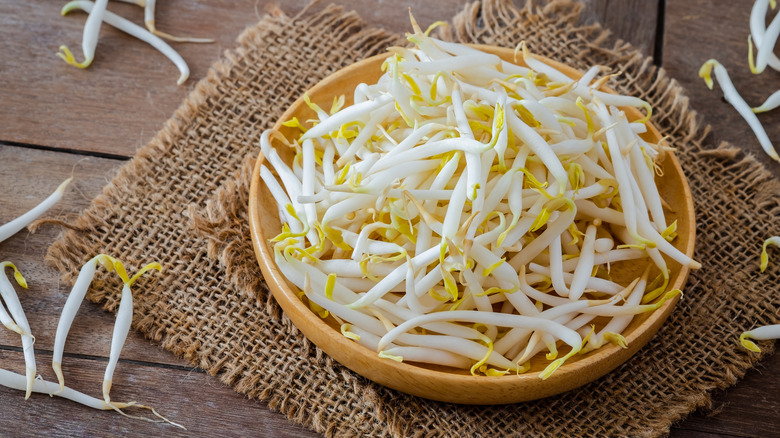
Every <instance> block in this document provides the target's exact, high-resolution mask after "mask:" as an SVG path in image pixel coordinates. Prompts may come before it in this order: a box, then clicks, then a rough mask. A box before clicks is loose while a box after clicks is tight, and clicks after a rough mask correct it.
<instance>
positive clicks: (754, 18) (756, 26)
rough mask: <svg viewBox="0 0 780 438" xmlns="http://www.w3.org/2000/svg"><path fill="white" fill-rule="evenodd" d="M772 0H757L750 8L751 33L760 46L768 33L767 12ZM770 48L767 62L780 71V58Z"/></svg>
mask: <svg viewBox="0 0 780 438" xmlns="http://www.w3.org/2000/svg"><path fill="white" fill-rule="evenodd" d="M769 3H770V0H756V2H755V3H753V8H752V9H751V10H750V35H751V37H752V38H753V41H755V42H756V45H758V46H759V47H760V46H761V44H762V43H763V42H764V39H765V36H764V35H765V34H766V31H767V29H766V13H767V12H768V11H769ZM771 52H772V50H771V49H770V54H769V59H768V60H767V64H768V65H769V66H770V67H772V68H773V69H775V70H778V71H780V59H779V58H778V57H777V56H776V55H775V54H774V53H771Z"/></svg>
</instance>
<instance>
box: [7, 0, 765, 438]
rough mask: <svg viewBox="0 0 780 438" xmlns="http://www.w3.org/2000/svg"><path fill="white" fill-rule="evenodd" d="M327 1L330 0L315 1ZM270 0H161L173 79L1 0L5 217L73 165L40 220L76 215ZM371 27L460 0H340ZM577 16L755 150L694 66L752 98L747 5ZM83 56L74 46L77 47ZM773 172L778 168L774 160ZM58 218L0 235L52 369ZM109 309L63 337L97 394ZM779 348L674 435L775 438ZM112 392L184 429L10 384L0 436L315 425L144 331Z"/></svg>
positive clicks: (36, 8)
mask: <svg viewBox="0 0 780 438" xmlns="http://www.w3.org/2000/svg"><path fill="white" fill-rule="evenodd" d="M325 1H328V0H325ZM268 3H270V2H269V1H267V0H259V1H256V2H231V1H227V0H200V1H184V0H170V1H166V2H159V4H158V8H157V9H158V14H157V25H158V28H160V29H162V30H165V31H168V32H170V33H174V34H182V35H187V34H189V35H193V36H208V37H213V38H215V39H216V42H215V43H214V44H210V45H192V44H177V45H176V46H175V47H176V48H177V49H178V50H180V52H181V53H182V55H183V56H184V58H185V59H187V60H188V62H189V65H190V69H191V79H190V80H189V81H188V82H187V83H186V84H185V85H183V86H180V87H177V86H176V84H175V81H176V78H177V77H178V73H177V71H176V69H175V67H174V66H173V64H171V63H170V62H169V61H168V60H167V59H165V58H164V57H162V55H159V54H158V53H156V52H155V51H154V50H153V49H151V48H150V47H148V46H146V45H145V44H143V43H141V42H139V41H136V40H133V39H131V38H130V37H127V36H126V35H123V34H121V33H120V32H117V31H115V30H113V29H110V28H107V27H104V28H103V29H102V30H101V39H100V44H99V46H98V51H97V57H96V59H95V62H94V63H93V65H92V66H91V67H90V69H89V70H86V71H83V70H78V69H75V68H73V67H70V66H67V65H66V64H65V63H63V62H62V61H60V60H59V59H58V58H56V57H55V56H54V54H55V53H56V51H57V47H58V46H59V45H60V44H67V45H68V46H69V47H71V49H73V51H74V53H77V54H80V53H81V52H80V46H81V30H82V26H83V23H84V20H85V15H84V14H82V13H78V12H74V13H72V14H71V15H69V16H67V17H61V16H60V15H59V8H60V7H61V6H62V4H64V2H53V1H41V0H31V1H27V2H18V1H13V0H0V41H3V43H4V45H3V46H4V51H3V52H4V53H3V54H4V60H3V63H2V64H0V187H2V189H3V190H2V195H0V196H2V199H3V201H2V203H1V205H2V208H0V223H4V222H6V221H8V220H10V219H11V218H14V217H16V216H17V215H19V214H21V213H23V212H24V211H26V210H27V209H29V208H30V207H32V206H33V205H35V204H36V203H37V202H38V201H39V200H40V199H42V198H44V197H45V196H47V195H48V194H49V193H50V192H51V191H52V190H53V189H54V188H55V187H56V186H57V185H58V184H59V183H60V182H61V181H62V180H64V179H65V178H67V177H68V176H71V175H73V176H74V177H75V183H74V186H73V188H72V189H71V190H69V192H68V196H66V197H65V199H64V200H63V201H62V202H61V203H60V204H58V205H57V206H56V207H55V208H54V209H52V210H51V211H50V212H49V213H48V216H49V217H55V218H60V219H63V220H66V221H67V220H72V219H74V218H75V217H77V215H78V214H79V212H80V211H81V210H83V209H84V208H86V207H87V206H88V205H89V202H90V200H91V199H92V198H93V197H95V196H96V195H98V194H99V193H100V191H101V189H102V187H103V186H104V185H105V184H106V183H107V182H108V181H109V180H110V179H111V177H112V175H113V174H114V173H115V172H116V170H117V169H118V167H119V166H121V165H122V164H123V162H124V161H125V160H126V159H128V158H129V157H131V156H132V155H133V154H134V152H135V151H136V150H137V149H138V148H139V147H141V146H143V145H144V144H145V143H146V142H147V141H148V140H149V139H150V138H151V137H152V136H153V135H154V134H155V132H156V131H157V130H158V129H159V128H160V127H161V126H162V124H163V123H164V122H165V120H166V119H167V118H168V117H169V116H170V115H171V114H172V112H173V110H174V109H175V108H176V107H177V106H178V105H179V102H181V100H182V99H183V98H184V97H185V96H186V95H187V93H188V92H189V90H190V89H191V88H192V87H193V86H194V84H195V83H196V82H197V80H199V79H201V78H202V77H204V75H205V74H206V72H207V70H208V67H209V66H210V65H211V64H212V63H213V62H214V61H216V60H217V59H219V58H220V56H221V55H222V53H223V51H224V50H227V49H229V48H232V47H233V46H234V40H235V38H236V36H237V35H238V34H239V33H240V32H241V30H243V29H244V28H245V27H246V26H249V25H252V24H254V23H255V22H256V21H257V19H258V17H259V16H261V15H262V14H263V13H264V11H265V8H266V6H267V4H268ZM306 3H307V0H288V1H286V2H283V3H282V9H283V10H284V11H285V12H287V13H288V14H295V13H297V12H299V11H300V10H301V9H302V8H303V7H304V6H305V4H306ZM337 3H342V4H349V7H352V8H354V9H355V10H357V11H358V13H360V15H361V16H362V17H363V18H364V19H365V20H366V21H368V22H369V23H370V24H372V25H377V26H383V27H385V28H387V29H390V30H394V31H399V32H400V31H404V30H406V28H407V6H411V7H412V9H413V11H414V13H415V16H416V17H417V18H418V20H419V21H421V22H432V21H434V20H437V19H443V18H448V17H450V16H452V15H453V13H455V12H456V11H458V10H459V9H460V7H461V6H462V5H463V4H464V3H465V0H446V1H437V2H432V1H425V0H413V1H405V2H381V1H380V2H376V1H374V0H357V1H351V2H350V1H347V0H340V1H337ZM585 3H586V6H587V7H586V10H585V15H584V18H585V19H586V20H588V21H598V22H601V23H603V24H604V25H605V26H606V27H607V28H610V29H612V30H613V31H614V33H615V35H616V36H617V37H619V38H621V39H624V40H626V41H629V42H631V43H632V44H634V45H635V46H636V47H638V48H640V49H641V50H642V51H643V52H644V53H645V54H647V55H650V56H654V57H655V58H656V62H657V63H658V64H660V65H663V66H664V67H665V68H666V69H667V70H668V71H669V73H670V74H671V75H672V76H673V77H675V78H676V79H678V80H679V81H680V83H682V84H683V85H684V86H685V87H686V88H687V89H688V93H689V95H690V96H691V104H692V105H693V107H694V108H695V109H697V110H699V111H700V112H701V114H702V115H703V116H704V117H705V118H706V119H707V120H708V121H709V122H710V123H712V124H713V131H712V141H714V142H718V141H720V140H728V141H731V142H733V143H734V144H737V145H740V146H741V147H743V149H744V150H745V151H748V152H753V153H755V154H756V155H757V156H759V157H762V159H763V156H764V155H763V152H761V150H760V147H759V145H758V143H757V142H756V141H755V139H754V137H753V136H752V135H751V134H750V131H749V130H748V128H747V127H746V126H745V125H744V123H743V122H742V121H741V120H740V119H739V117H738V116H737V115H736V113H734V111H733V110H732V109H731V107H729V106H728V105H727V104H725V103H724V102H723V101H722V99H721V95H720V93H719V92H717V91H716V92H710V91H708V90H707V89H706V88H705V87H704V85H703V83H701V81H700V80H699V79H698V77H697V75H696V72H697V70H698V67H699V66H700V65H701V63H702V62H703V61H705V60H706V59H708V58H710V57H716V58H718V59H719V60H720V61H721V62H722V63H723V64H724V65H726V67H727V68H729V71H730V73H732V77H733V78H734V81H735V83H736V85H737V86H738V87H739V88H740V89H741V90H745V93H744V94H745V97H746V98H747V100H748V101H749V102H751V103H753V104H757V103H759V102H760V101H761V100H762V99H763V97H765V96H767V95H768V94H769V93H770V92H771V91H773V90H774V89H776V88H777V84H780V81H778V74H777V73H776V72H770V71H767V72H765V73H764V74H763V75H761V76H753V75H751V74H750V73H749V71H747V67H746V52H747V48H746V45H747V42H746V37H747V31H748V30H747V29H748V24H747V17H748V15H749V10H750V7H751V5H752V2H750V1H747V0H742V1H726V0H717V1H705V0H696V1H687V0H686V1H683V0H673V1H672V0H670V1H669V2H665V1H664V0H653V1H647V0H590V1H586V2H585ZM109 9H110V10H113V11H115V12H117V13H120V14H122V15H124V16H126V17H128V18H131V19H133V20H135V21H136V22H140V21H141V19H142V13H141V11H140V9H137V8H136V7H134V6H132V5H127V4H121V3H119V4H117V3H114V2H111V4H110V5H109ZM79 56H80V55H77V57H79ZM762 120H764V121H765V124H766V126H769V133H770V136H771V137H772V138H775V139H780V124H778V123H777V122H778V121H780V113H776V114H768V115H766V116H762ZM766 162H767V163H768V164H769V166H770V168H771V169H772V170H773V171H774V172H776V174H778V175H780V173H778V172H780V166H778V165H777V164H776V163H772V162H769V160H766ZM57 232H58V230H56V229H54V228H52V227H43V228H42V229H40V230H38V232H37V233H35V234H30V233H27V232H26V231H25V232H21V233H19V234H18V235H16V236H14V237H13V238H11V239H9V240H8V241H6V242H3V243H2V244H0V258H2V259H3V260H6V259H7V260H13V261H14V262H15V263H16V264H17V266H19V268H20V269H22V270H23V271H24V273H25V275H26V276H27V279H28V281H29V283H30V286H31V287H30V290H29V291H26V292H23V293H22V296H21V300H22V304H23V306H24V308H25V310H26V312H27V316H28V319H29V320H30V323H31V325H32V326H33V327H35V334H36V336H37V340H36V344H35V349H36V355H37V359H38V368H39V372H40V373H41V375H42V376H43V377H44V378H45V379H47V380H53V379H54V375H53V372H52V371H51V367H50V366H49V363H50V360H51V354H52V353H51V351H52V345H53V342H54V331H55V329H56V324H57V320H58V318H59V312H60V310H61V308H62V305H63V303H64V302H65V299H66V298H67V294H68V292H69V287H68V285H64V284H60V282H59V275H58V273H57V272H56V271H55V270H54V269H52V268H51V267H48V266H46V265H44V264H43V256H44V254H45V251H46V248H47V247H48V245H49V244H50V243H51V242H52V241H53V240H54V238H55V237H56V235H57ZM113 321H114V319H113V315H110V314H108V313H106V312H104V311H103V310H102V309H101V308H100V306H97V305H94V304H91V303H85V304H84V305H83V306H82V308H81V309H80V311H79V314H78V318H77V321H76V323H74V325H73V328H72V330H71V333H70V336H69V339H68V344H67V346H66V349H65V352H66V361H65V365H64V371H65V373H66V376H67V377H68V384H69V385H71V386H73V387H74V388H76V389H79V390H82V391H85V392H88V393H89V394H91V395H94V396H99V395H100V385H101V381H102V371H103V369H104V367H105V363H106V361H107V357H108V350H109V342H110V341H109V339H110V332H111V330H112V326H113ZM20 347H21V343H20V341H19V338H18V336H12V334H11V333H9V332H8V331H5V330H0V368H3V369H9V370H13V371H17V372H23V371H24V366H23V365H22V364H23V360H22V355H21V348H20ZM778 375H780V355H774V356H771V357H769V358H768V359H767V360H765V361H764V362H763V363H761V364H760V365H759V366H758V367H757V368H756V369H754V370H752V371H750V372H749V373H748V374H747V376H745V378H744V379H743V380H742V381H740V382H739V383H738V384H737V385H736V386H735V387H733V388H729V389H727V390H725V391H720V392H718V393H717V394H716V395H715V398H714V403H713V404H714V407H715V409H716V410H715V412H716V413H715V414H714V415H712V414H703V413H694V414H693V415H691V416H690V417H689V418H688V419H685V420H684V421H682V422H680V423H678V424H677V425H675V427H674V428H673V429H672V432H671V436H674V437H746V436H761V437H765V436H780V435H778V433H779V432H778V431H780V415H778V412H780V383H779V382H780V379H778V378H777V376H778ZM112 399H115V400H137V401H139V402H141V403H147V404H150V405H153V406H155V407H157V408H158V409H159V411H160V412H161V413H162V414H164V415H167V416H169V417H170V418H171V419H173V420H174V421H178V422H181V423H183V424H184V425H186V426H187V427H188V429H189V433H184V432H180V431H179V430H178V429H174V428H172V427H170V426H164V425H159V424H152V423H146V422H141V421H135V420H130V419H126V418H122V417H119V416H118V415H116V414H114V413H102V412H95V411H92V410H90V409H87V408H83V407H81V406H80V405H76V404H74V403H72V402H69V401H66V400H61V399H56V398H55V399H49V397H47V396H40V395H34V396H33V397H31V399H30V400H27V401H24V400H23V397H22V394H20V393H19V392H17V391H13V390H10V389H6V388H3V387H0V411H2V415H0V435H2V436H57V437H59V436H109V435H111V436H116V435H124V436H157V435H162V434H166V435H170V436H180V435H182V436H183V435H193V434H195V435H207V436H214V435H223V436H247V435H251V436H268V437H276V436H283V437H284V436H289V437H293V436H295V437H297V436H317V435H316V434H314V433H312V432H310V431H307V430H305V429H303V428H301V427H300V426H297V425H295V424H293V423H291V422H290V421H288V420H287V419H286V418H285V417H284V416H282V415H280V414H278V413H275V412H272V411H271V410H270V409H269V408H268V407H267V406H266V405H265V404H263V403H260V402H257V401H254V400H248V399H246V398H245V397H244V396H241V395H239V394H237V393H235V392H234V391H233V390H232V389H230V388H228V387H226V386H224V385H222V384H220V383H219V382H218V380H217V379H216V378H215V377H211V376H208V375H206V374H205V373H203V372H202V371H200V370H198V369H197V368H195V367H193V366H192V365H190V364H188V363H186V362H184V361H182V360H181V359H179V358H176V357H174V356H173V355H172V354H170V353H168V352H167V351H164V350H162V349H161V348H159V347H158V346H155V345H153V344H151V343H150V342H149V341H147V340H145V339H144V338H143V336H141V335H139V334H137V333H131V334H130V336H129V337H128V340H127V343H126V346H125V349H124V350H123V352H122V359H121V360H120V363H119V366H118V368H117V372H116V375H115V379H114V387H113V390H112Z"/></svg>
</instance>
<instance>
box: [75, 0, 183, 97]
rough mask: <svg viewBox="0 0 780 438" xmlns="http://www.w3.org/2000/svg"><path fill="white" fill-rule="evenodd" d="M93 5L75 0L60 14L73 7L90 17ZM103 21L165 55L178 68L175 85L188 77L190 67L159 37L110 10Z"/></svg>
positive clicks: (83, 0) (84, 0)
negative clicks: (177, 77) (177, 78)
mask: <svg viewBox="0 0 780 438" xmlns="http://www.w3.org/2000/svg"><path fill="white" fill-rule="evenodd" d="M99 1H100V0H99ZM94 7H95V4H93V3H92V2H90V1H86V0H76V1H72V2H70V3H68V4H66V5H65V6H64V7H63V8H62V14H63V15H65V14H67V13H68V12H70V11H72V10H74V9H81V10H82V11H85V12H87V13H89V14H90V17H91V16H92V11H93V9H94ZM103 21H105V22H106V23H108V24H109V25H111V26H113V27H115V28H117V29H119V30H121V31H122V32H125V33H126V34H128V35H131V36H134V37H136V38H138V39H139V40H141V41H143V42H145V43H148V44H149V45H151V46H152V47H154V48H155V49H157V50H158V51H159V52H160V53H162V54H163V55H165V56H166V57H167V58H168V59H170V60H171V62H173V63H174V65H176V68H178V69H179V80H178V81H176V84H177V85H181V84H183V83H184V82H185V81H186V80H187V78H189V77H190V68H189V67H188V66H187V63H186V62H185V61H184V58H182V57H181V55H179V53H178V52H177V51H175V50H173V48H171V46H169V45H168V43H166V42H165V41H163V40H162V39H160V37H158V36H156V35H154V34H153V33H151V32H149V31H148V30H146V29H144V28H143V27H141V26H138V25H137V24H134V23H133V22H131V21H128V20H126V19H124V18H122V17H120V16H119V15H116V14H114V13H112V12H110V11H105V14H104V16H103Z"/></svg>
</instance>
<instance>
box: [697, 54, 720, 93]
mask: <svg viewBox="0 0 780 438" xmlns="http://www.w3.org/2000/svg"><path fill="white" fill-rule="evenodd" d="M717 63H718V61H716V60H714V59H710V60H708V61H707V62H705V63H704V64H702V66H701V68H700V69H699V77H700V78H702V79H704V83H705V84H707V88H709V89H710V90H712V87H713V86H714V84H713V82H712V68H713V67H714V66H715V65H716V64H717Z"/></svg>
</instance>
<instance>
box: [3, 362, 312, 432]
mask: <svg viewBox="0 0 780 438" xmlns="http://www.w3.org/2000/svg"><path fill="white" fill-rule="evenodd" d="M49 360H51V356H47V355H44V354H38V362H39V363H42V362H48V361H49ZM23 363H24V359H23V357H22V354H21V353H20V352H15V351H6V350H3V349H0V367H2V368H4V369H11V368H12V365H11V364H17V365H16V366H15V367H13V368H14V369H18V370H19V371H20V372H21V371H22V370H23V368H24V366H23V365H21V369H19V366H20V365H18V364H23ZM104 370H105V362H104V361H96V360H87V359H80V358H74V359H73V360H72V361H71V366H69V368H68V369H67V370H64V371H66V372H67V375H66V384H67V385H68V386H69V387H72V388H73V389H75V390H77V391H81V392H83V393H86V394H88V395H90V396H92V397H96V398H99V399H102V392H101V386H102V381H103V372H104ZM0 400H2V410H3V415H1V416H0V431H2V435H4V436H25V437H47V438H48V437H74V436H85V437H104V436H105V437H109V436H133V437H148V436H163V435H164V436H166V437H185V436H193V435H194V436H267V437H315V436H317V435H316V434H314V433H312V432H310V431H308V430H306V429H305V428H303V427H301V426H298V425H296V424H293V423H292V422H290V421H288V420H287V418H286V417H285V416H283V415H282V414H279V413H277V412H272V411H271V410H270V409H268V406H267V405H266V404H264V403H260V402H256V401H250V400H247V399H246V397H244V396H243V395H241V394H238V393H236V392H235V391H233V390H232V389H231V388H229V387H227V386H224V385H222V384H220V383H219V382H217V381H216V380H215V379H214V378H213V377H211V376H209V375H207V374H205V373H202V372H195V371H189V370H176V369H169V368H161V367H151V366H145V365H138V364H133V363H126V362H121V363H120V364H119V366H118V367H117V370H116V373H115V374H114V381H113V387H112V389H111V400H112V401H117V402H127V401H137V402H139V403H141V404H146V405H148V406H151V407H153V408H155V409H156V410H157V411H158V412H159V413H160V414H161V415H163V416H165V417H167V418H168V419H170V420H171V421H175V422H178V423H180V424H182V425H183V426H184V427H186V428H187V430H186V431H183V430H181V429H179V428H176V427H174V426H171V425H167V424H163V423H150V422H146V421H141V420H136V419H132V418H125V417H122V416H120V415H119V414H118V413H116V412H113V411H105V412H102V411H96V410H94V409H91V408H87V407H85V406H82V405H79V404H77V403H75V402H72V401H70V400H65V399H62V398H59V397H49V396H48V395H44V394H33V395H32V396H31V397H30V398H29V399H28V400H24V393H23V392H21V391H16V390H12V389H9V388H5V387H2V386H0ZM128 413H130V414H133V415H138V416H143V417H145V418H154V417H153V416H151V415H149V414H148V412H146V411H143V410H138V409H136V410H129V411H128Z"/></svg>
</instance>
